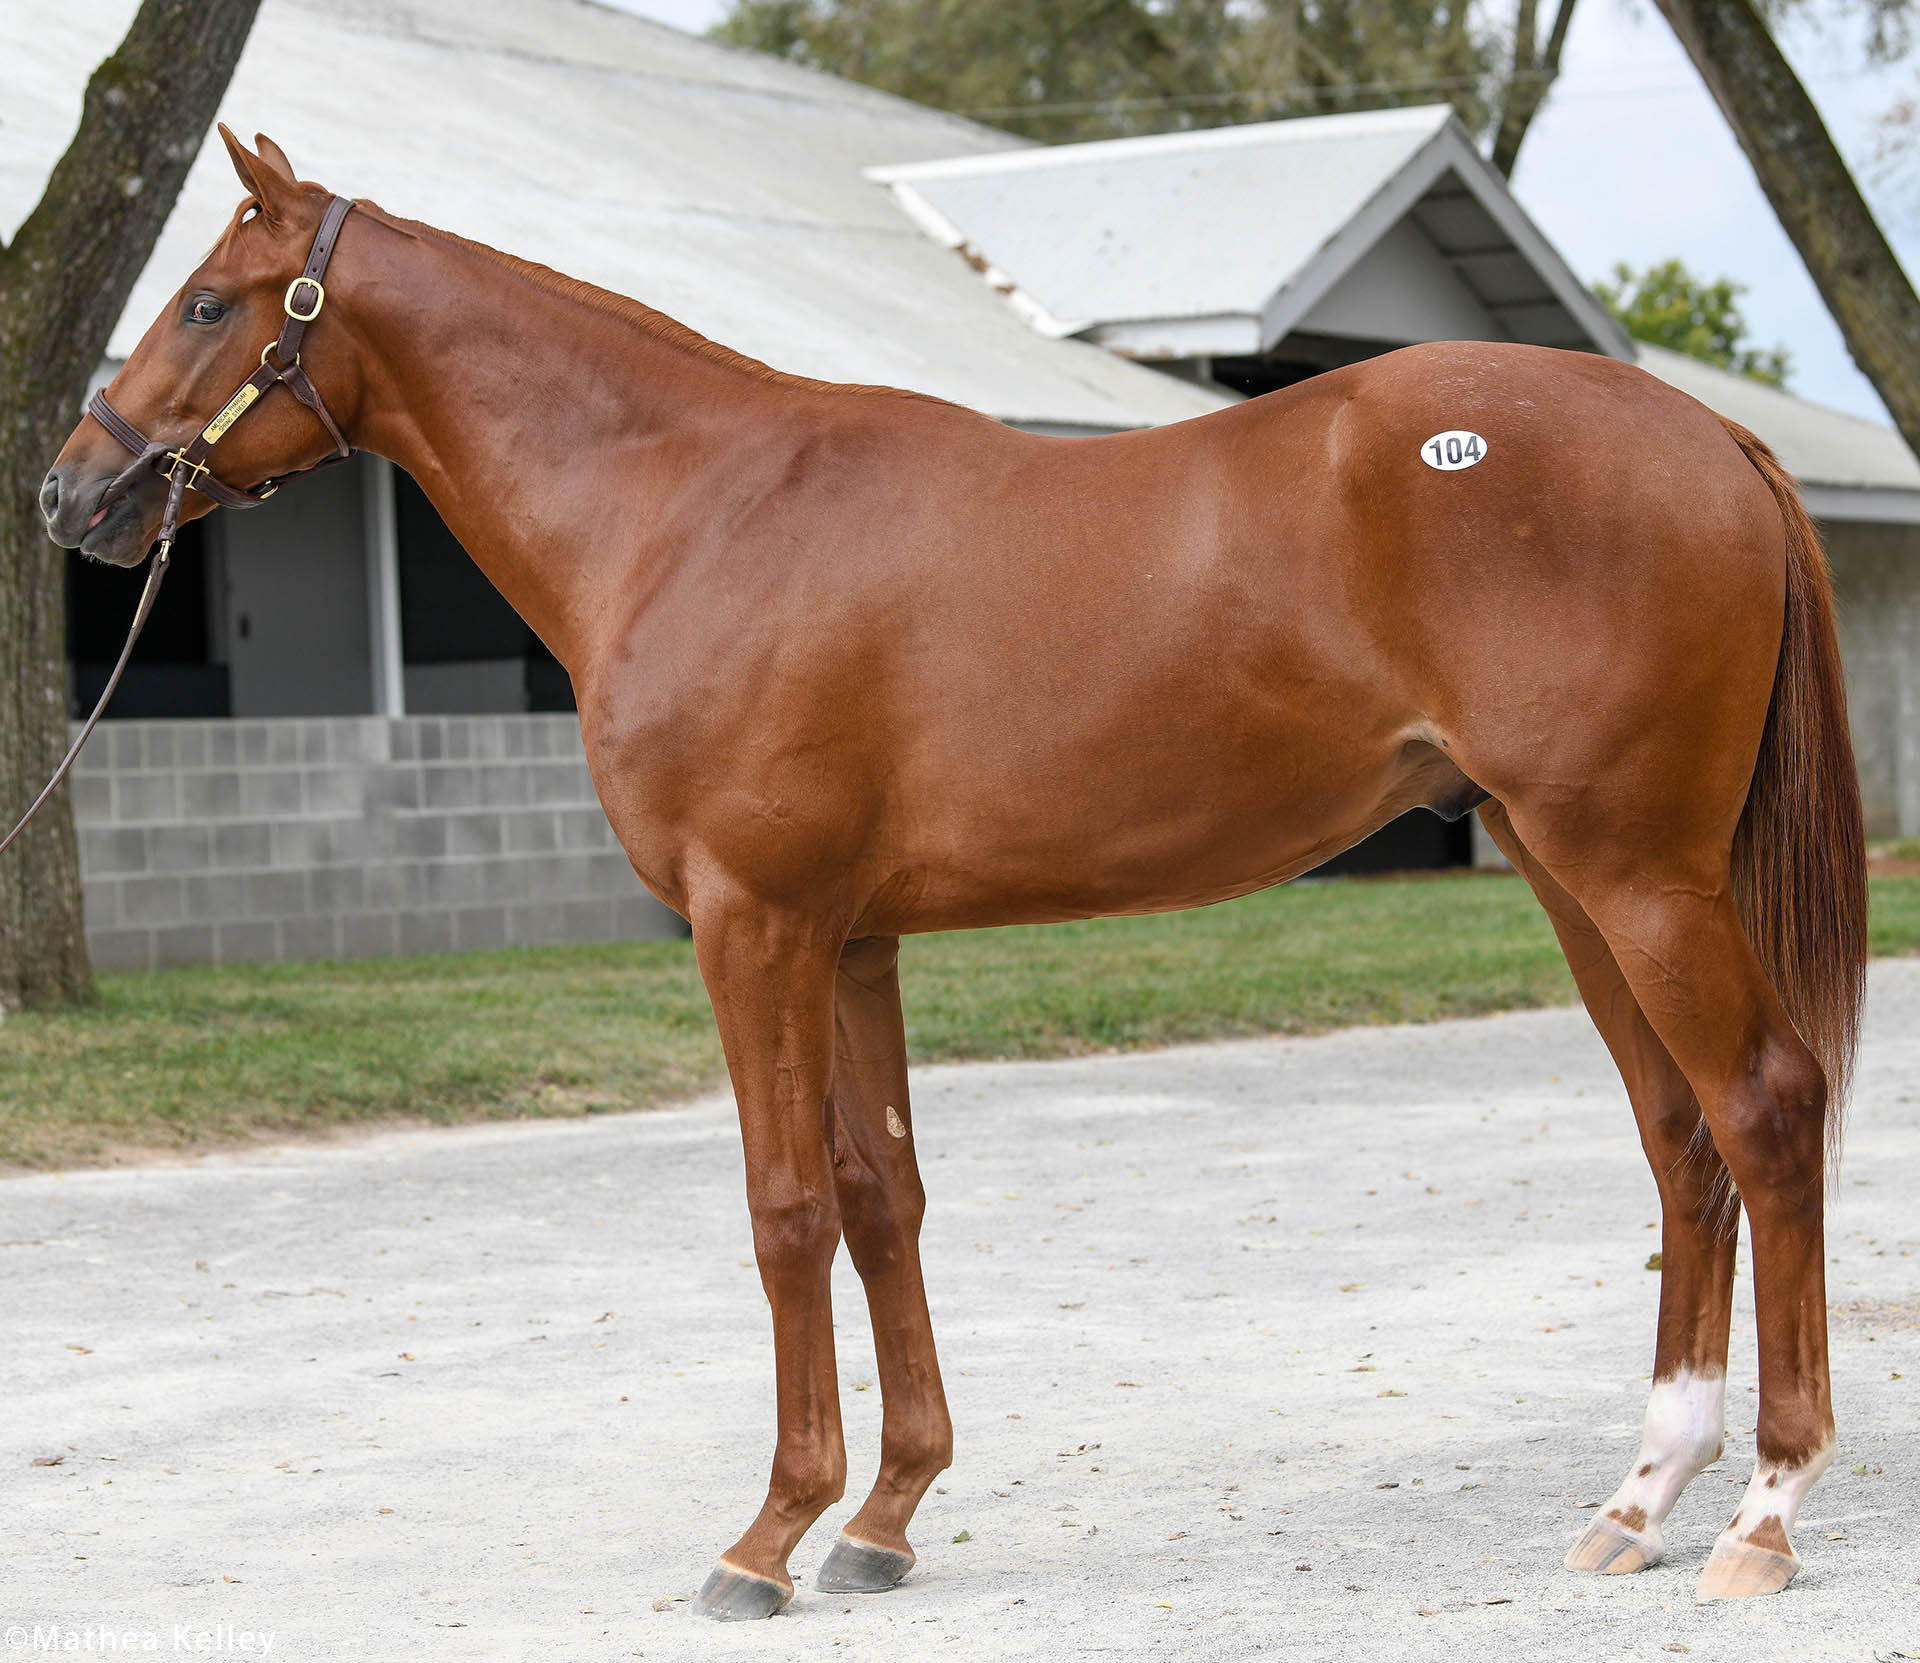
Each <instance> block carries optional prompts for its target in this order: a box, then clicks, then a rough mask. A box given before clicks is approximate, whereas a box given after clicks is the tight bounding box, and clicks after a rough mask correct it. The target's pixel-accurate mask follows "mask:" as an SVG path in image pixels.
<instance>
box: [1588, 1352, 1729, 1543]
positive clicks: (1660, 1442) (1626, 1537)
mask: <svg viewBox="0 0 1920 1663" xmlns="http://www.w3.org/2000/svg"><path fill="white" fill-rule="evenodd" d="M1726 1386H1727V1377H1726V1375H1725V1374H1724V1373H1723V1372H1721V1371H1720V1370H1719V1369H1710V1370H1706V1371H1704V1372H1702V1373H1699V1374H1695V1373H1693V1372H1692V1371H1691V1370H1689V1369H1682V1370H1681V1371H1680V1372H1679V1373H1678V1374H1676V1375H1675V1376H1674V1377H1673V1378H1672V1379H1671V1380H1661V1381H1658V1382H1656V1384H1655V1385H1654V1388H1653V1391H1652V1392H1651V1394H1649V1396H1648V1398H1647V1417H1646V1421H1645V1424H1644V1427H1643V1429H1642V1431H1641V1434H1640V1453H1639V1454H1638V1455H1637V1456H1635V1457H1634V1462H1633V1470H1632V1471H1631V1472H1630V1473H1628V1474H1627V1477H1626V1481H1625V1482H1624V1483H1622V1484H1621V1486H1620V1488H1619V1489H1617V1490H1615V1491H1614V1493H1613V1496H1612V1498H1611V1499H1610V1500H1609V1501H1608V1502H1607V1504H1606V1506H1605V1507H1603V1508H1602V1509H1601V1510H1600V1515H1599V1517H1598V1518H1596V1519H1595V1520H1594V1521H1593V1523H1592V1524H1590V1525H1589V1526H1588V1527H1587V1529H1586V1532H1585V1534H1583V1535H1582V1536H1581V1538H1580V1540H1579V1541H1577V1542H1575V1543H1574V1544H1573V1547H1572V1549H1571V1550H1570V1551H1569V1552H1568V1554H1567V1560H1566V1564H1567V1569H1568V1570H1570V1571H1610V1572H1616V1573H1617V1572H1621V1571H1637V1570H1642V1569H1644V1568H1645V1567H1646V1566H1648V1565H1653V1564H1657V1563H1659V1561H1660V1559H1661V1557H1662V1556H1663V1555H1664V1554H1665V1552H1666V1544H1665V1542H1664V1541H1662V1539H1661V1536H1660V1526H1661V1524H1662V1523H1663V1522H1664V1521H1665V1519H1666V1517H1667V1515H1668V1514H1669V1513H1671V1512H1672V1511H1673V1504H1674V1503H1675V1502H1676V1501H1677V1500H1679V1498H1680V1492H1681V1491H1682V1490H1683V1489H1685V1488H1686V1486H1687V1484H1688V1483H1689V1482H1690V1481H1691V1480H1692V1479H1693V1478H1694V1477H1695V1476H1696V1475H1698V1474H1699V1472H1700V1471H1701V1470H1702V1469H1703V1468H1705V1467H1709V1466H1711V1465H1713V1463H1714V1462H1715V1461H1717V1460H1719V1459H1720V1451H1721V1447H1722V1443H1723V1440H1724V1434H1725V1428H1726V1418H1725V1407H1724V1405H1725V1398H1726Z"/></svg>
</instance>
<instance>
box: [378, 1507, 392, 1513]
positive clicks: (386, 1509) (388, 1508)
mask: <svg viewBox="0 0 1920 1663" xmlns="http://www.w3.org/2000/svg"><path fill="white" fill-rule="evenodd" d="M380 1511H381V1512H382V1513H391V1512H392V1511H393V1509H392V1508H391V1507H383V1508H381V1509H380Z"/></svg>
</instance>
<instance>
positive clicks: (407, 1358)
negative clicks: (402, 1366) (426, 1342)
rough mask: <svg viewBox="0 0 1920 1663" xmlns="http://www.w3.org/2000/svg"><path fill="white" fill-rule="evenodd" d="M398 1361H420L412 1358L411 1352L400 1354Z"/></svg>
mask: <svg viewBox="0 0 1920 1663" xmlns="http://www.w3.org/2000/svg"><path fill="white" fill-rule="evenodd" d="M400 1361H401V1362H403V1363H417V1362H419V1361H420V1359H419V1358H418V1357H416V1356H414V1354H413V1353H412V1352H411V1351H403V1352H401V1353H400Z"/></svg>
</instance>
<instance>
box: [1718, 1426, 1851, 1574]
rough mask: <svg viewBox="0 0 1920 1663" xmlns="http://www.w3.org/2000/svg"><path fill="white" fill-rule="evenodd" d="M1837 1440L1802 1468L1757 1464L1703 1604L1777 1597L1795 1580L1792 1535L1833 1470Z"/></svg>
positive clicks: (1722, 1542)
mask: <svg viewBox="0 0 1920 1663" xmlns="http://www.w3.org/2000/svg"><path fill="white" fill-rule="evenodd" d="M1833 1451H1834V1445H1833V1440H1832V1439H1831V1438H1829V1439H1828V1440H1827V1442H1826V1444H1825V1445H1824V1446H1822V1447H1821V1448H1820V1449H1817V1450H1815V1451H1814V1453H1813V1454H1812V1455H1811V1456H1810V1457H1808V1459H1807V1460H1806V1461H1805V1462H1803V1463H1802V1464H1801V1465H1799V1466H1797V1467H1783V1466H1780V1465H1779V1464H1778V1463H1776V1462H1772V1461H1759V1462H1756V1463H1755V1464H1754V1469H1753V1477H1752V1478H1750V1479H1749V1480H1748V1481H1747V1491H1746V1494H1745V1495H1743V1496H1742V1497H1741V1498H1740V1507H1739V1510H1738V1511H1737V1512H1736V1513H1735V1514H1734V1515H1733V1520H1732V1522H1731V1523H1730V1524H1728V1526H1727V1528H1726V1529H1725V1530H1723V1531H1721V1532H1720V1535H1719V1538H1718V1539H1717V1540H1716V1541H1715V1542H1714V1544H1713V1555H1712V1557H1711V1558H1709V1559H1708V1560H1707V1568H1706V1569H1705V1570H1704V1571H1702V1572H1701V1573H1700V1588H1699V1592H1698V1594H1697V1596H1696V1597H1697V1598H1699V1599H1703V1600H1706V1599H1739V1598H1742V1597H1744V1596H1747V1595H1751V1594H1771V1593H1774V1592H1775V1591H1776V1590H1778V1589H1781V1588H1784V1587H1785V1586H1786V1585H1787V1584H1788V1583H1789V1582H1790V1581H1792V1580H1793V1573H1794V1572H1795V1571H1797V1570H1798V1569H1799V1568H1800V1561H1799V1559H1798V1558H1797V1557H1796V1556H1795V1554H1794V1551H1793V1542H1792V1540H1791V1532H1792V1530H1793V1521H1794V1520H1795V1519H1796V1518H1797V1517H1799V1514H1800V1506H1801V1503H1802V1502H1804V1501H1805V1500H1806V1499H1807V1492H1808V1491H1809V1490H1811V1489H1812V1488H1813V1487H1814V1485H1815V1484H1817V1483H1818V1482H1819V1481H1820V1475H1821V1474H1822V1473H1824V1472H1825V1471H1826V1470H1827V1468H1828V1467H1830V1466H1832V1465H1833Z"/></svg>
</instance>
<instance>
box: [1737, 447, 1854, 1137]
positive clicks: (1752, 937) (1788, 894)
mask: <svg viewBox="0 0 1920 1663" xmlns="http://www.w3.org/2000/svg"><path fill="white" fill-rule="evenodd" d="M1722 420H1723V421H1724V420H1725V418H1724V417H1723V418H1722ZM1726 428H1727V431H1728V432H1729V433H1730V434H1732V435H1733V438H1734V440H1735V442H1736V443H1738V445H1739V446H1740V448H1741V449H1742V450H1743V451H1745V452H1746V456H1747V460H1748V461H1749V462H1751V463H1752V464H1753V466H1754V467H1755V469H1756V470H1758V472H1759V474H1760V477H1761V478H1762V479H1764V480H1765V481H1766V482H1767V486H1768V488H1769V489H1770V490H1771V491H1772V492H1773V495H1774V500H1775V501H1776V502H1778V503H1779V505H1780V517H1781V519H1782V520H1784V521H1785V522H1786V532H1787V610H1786V622H1785V626H1784V628H1783V629H1782V632H1781V636H1780V662H1779V665H1778V667H1777V668H1776V669H1775V670H1774V673H1773V702H1772V703H1771V704H1770V705H1769V706H1768V708H1767V725H1766V730H1765V732H1764V733H1763V734H1762V735H1761V738H1760V755H1759V757H1758V759H1757V760H1756V761H1755V763H1754V766H1753V782H1752V784H1751V785H1750V786H1749V787H1748V788H1747V806H1746V809H1745V811H1744V812H1743V813H1742V814H1741V816H1740V825H1739V829H1738V830H1737V831H1736V832H1735V833H1734V839H1733V889H1734V897H1735V900H1736V902H1737V903H1738V905H1739V908H1740V918H1741V922H1742V923H1743V924H1744V926H1745V928H1746V932H1747V938H1748V940H1749V941H1751V942H1752V944H1753V948H1754V951H1755V952H1756V953H1757V954H1758V955H1759V958H1760V963H1761V964H1762V965H1763V966H1764V967H1765V969H1766V972H1767V974H1768V976H1769V977H1771V978H1772V981H1773V987H1774V991H1775V993H1776V994H1777V995H1778V996H1779V999H1780V1003H1781V1004H1782V1006H1784V1007H1785V1009H1786V1012H1787V1015H1788V1016H1789V1017H1791V1018H1792V1019H1793V1024H1794V1026H1795V1027H1796V1028H1797V1029H1799V1031H1800V1037H1801V1038H1802V1039H1803V1040H1805V1041H1806V1043H1807V1046H1808V1048H1809V1049H1810V1050H1811V1051H1812V1052H1813V1054H1814V1056H1815V1057H1816V1058H1817V1059H1818V1060H1819V1063H1820V1066H1821V1068H1822V1069H1823V1070H1824V1071H1825V1073H1826V1076H1827V1110H1826V1114H1827V1123H1826V1145H1827V1171H1828V1173H1829V1175H1831V1174H1832V1173H1833V1172H1834V1170H1835V1169H1836V1167H1837V1164H1838V1159H1839V1154H1840V1125H1841V1114H1842V1110H1843V1108H1844V1105H1845V1103H1846V1096H1847V1086H1848V1082H1849V1080H1850V1079H1851V1077H1852V1073H1853V1061H1854V1053H1855V1050H1856V1048H1857V1046H1858V1043H1859V1037H1860V1009H1861V1002H1862V999H1863V997H1864V995H1865V993H1866V980H1867V851H1866V832H1865V828H1864V826H1863V825H1862V822H1861V813H1860V777H1859V774H1858V772H1857V771H1856V769H1855V767H1854V761H1853V742H1852V739H1851V736H1850V735H1849V732H1848V729H1847V689H1846V682H1845V681H1844V679H1843V678H1842V675H1841V669H1840V643H1839V640H1838V639H1837V637H1836V635H1835V633H1834V624H1833V578H1832V575H1831V573H1830V572H1829V570H1828V567H1827V557H1826V555H1825V553H1824V552H1823V551H1822V549H1821V547H1820V534H1819V532H1818V531H1817V530H1816V529H1815V527H1814V523H1813V519H1812V517H1811V516H1810V515H1809V514H1808V513H1807V509H1806V505H1805V504H1804V503H1803V502H1802V501H1801V500H1800V493H1799V491H1798V489H1796V487H1795V485H1794V482H1793V478H1792V476H1791V475H1790V474H1788V472H1787V470H1786V469H1785V468H1783V467H1782V466H1781V465H1780V462H1779V460H1778V458H1776V457H1775V456H1774V454H1773V452H1772V451H1770V450H1769V449H1768V448H1767V447H1766V445H1764V444H1763V443H1762V442H1761V441H1760V440H1759V439H1757V438H1755V437H1754V435H1753V434H1751V433H1749V432H1748V431H1747V430H1746V429H1745V428H1744V427H1741V426H1739V425H1738V424H1737V423H1735V422H1726Z"/></svg>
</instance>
